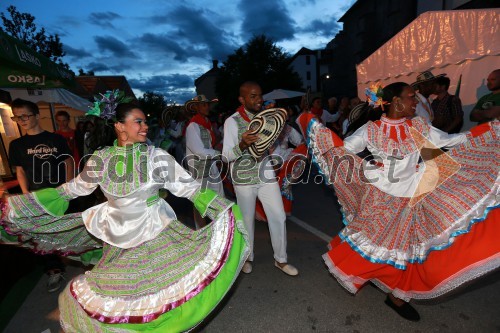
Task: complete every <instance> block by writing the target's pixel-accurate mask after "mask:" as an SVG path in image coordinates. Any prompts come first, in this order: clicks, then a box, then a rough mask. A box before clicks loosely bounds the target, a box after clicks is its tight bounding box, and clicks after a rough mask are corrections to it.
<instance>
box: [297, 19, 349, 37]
mask: <svg viewBox="0 0 500 333" xmlns="http://www.w3.org/2000/svg"><path fill="white" fill-rule="evenodd" d="M341 29H342V25H341V24H340V23H338V22H337V21H336V20H335V19H334V18H333V17H332V18H330V19H328V20H325V21H322V20H317V19H315V20H311V21H310V22H309V24H308V25H307V26H305V27H304V28H302V29H300V31H301V32H304V33H311V34H314V35H316V36H321V37H325V38H328V37H331V36H335V35H336V34H337V33H338V32H339V31H340V30H341Z"/></svg>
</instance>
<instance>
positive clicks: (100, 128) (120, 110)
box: [88, 103, 140, 152]
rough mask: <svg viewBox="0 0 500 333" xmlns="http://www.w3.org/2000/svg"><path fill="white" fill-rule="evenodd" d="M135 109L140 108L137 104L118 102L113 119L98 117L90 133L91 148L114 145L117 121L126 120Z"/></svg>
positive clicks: (93, 149) (96, 148)
mask: <svg viewBox="0 0 500 333" xmlns="http://www.w3.org/2000/svg"><path fill="white" fill-rule="evenodd" d="M133 109H140V108H139V107H138V106H137V105H135V104H131V103H122V104H118V106H117V107H116V113H115V116H114V118H113V119H103V118H100V117H96V118H95V121H94V128H93V129H92V130H91V131H90V134H89V137H88V139H89V144H88V146H89V148H90V150H91V151H92V152H93V151H95V150H98V149H102V148H104V147H106V146H112V145H113V142H114V141H115V139H116V132H115V127H114V126H113V125H114V124H115V123H117V122H120V123H122V122H124V121H125V118H127V116H128V115H129V113H130V112H131V111H132V110H133Z"/></svg>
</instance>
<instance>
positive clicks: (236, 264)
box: [59, 206, 249, 332]
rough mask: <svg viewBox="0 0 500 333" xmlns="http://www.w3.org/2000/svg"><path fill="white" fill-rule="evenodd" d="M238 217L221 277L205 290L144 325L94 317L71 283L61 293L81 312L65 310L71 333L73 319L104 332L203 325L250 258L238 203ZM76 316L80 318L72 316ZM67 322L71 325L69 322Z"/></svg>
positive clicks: (65, 301)
mask: <svg viewBox="0 0 500 333" xmlns="http://www.w3.org/2000/svg"><path fill="white" fill-rule="evenodd" d="M231 209H232V212H233V214H234V217H235V228H234V237H233V242H232V244H231V249H230V252H229V256H228V258H227V261H226V263H225V265H224V266H223V267H222V269H221V271H220V272H219V274H218V276H217V277H216V278H215V279H214V280H213V281H212V282H211V283H210V284H209V285H207V286H206V287H205V288H204V289H203V291H201V292H200V293H199V294H198V295H196V296H194V297H193V298H191V299H190V300H189V301H187V302H186V303H183V304H182V305H180V306H178V307H176V308H174V309H172V310H170V311H168V312H166V313H164V314H162V315H160V316H159V317H158V318H157V319H155V320H154V321H152V322H149V323H141V324H106V323H102V322H99V321H97V320H95V319H91V318H90V317H89V316H88V315H87V314H86V313H85V311H84V310H83V309H82V308H81V307H80V305H79V304H78V302H77V301H76V300H75V299H74V297H73V296H72V295H71V292H70V290H69V285H68V287H67V288H66V290H65V291H64V292H63V293H62V294H61V296H60V299H59V304H60V307H61V308H67V307H70V308H71V307H75V306H76V307H78V310H77V312H74V311H72V310H69V309H67V312H66V311H64V310H63V311H62V312H61V316H62V317H61V322H62V324H63V328H64V329H65V330H67V331H68V332H71V331H72V329H71V327H68V326H72V325H71V324H70V323H71V322H76V323H78V324H80V325H82V324H83V325H84V327H79V329H82V328H84V329H92V330H93V331H102V332H183V331H186V330H190V329H192V328H193V327H195V326H197V325H198V324H200V323H201V322H202V321H203V319H205V318H206V317H207V316H208V314H209V313H210V312H212V311H213V310H214V309H215V307H216V306H217V305H218V304H219V302H220V301H221V300H222V298H223V297H224V295H225V294H226V293H227V292H228V291H229V289H230V288H231V286H232V285H233V283H234V281H235V280H236V278H237V277H238V274H239V272H240V270H241V267H242V266H243V263H244V262H245V260H246V258H247V257H248V254H249V250H248V243H247V235H246V231H245V229H244V227H243V223H242V221H243V218H242V214H241V212H240V210H239V207H238V206H233V207H232V208H231ZM68 316H69V317H71V316H76V317H78V318H68ZM65 322H66V323H68V324H69V325H65Z"/></svg>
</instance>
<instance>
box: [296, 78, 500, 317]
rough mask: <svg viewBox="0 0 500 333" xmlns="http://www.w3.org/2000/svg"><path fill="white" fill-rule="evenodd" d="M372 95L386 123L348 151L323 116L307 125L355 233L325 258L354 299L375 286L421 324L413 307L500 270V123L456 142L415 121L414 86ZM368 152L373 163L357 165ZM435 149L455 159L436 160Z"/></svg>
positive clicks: (362, 134) (359, 134) (316, 158)
mask: <svg viewBox="0 0 500 333" xmlns="http://www.w3.org/2000/svg"><path fill="white" fill-rule="evenodd" d="M369 92H370V94H371V101H370V102H371V104H372V105H374V106H376V107H378V108H383V107H384V104H385V111H386V113H385V114H383V115H382V117H381V119H379V120H376V121H369V122H368V123H366V124H364V125H363V126H361V127H360V128H359V129H358V130H356V131H355V132H354V133H353V134H352V135H351V136H349V137H347V138H346V139H345V140H344V141H343V140H341V139H340V138H339V137H338V136H337V135H336V134H335V133H333V132H332V131H330V130H329V129H327V128H325V127H324V126H323V125H322V124H321V122H319V121H318V120H317V119H315V118H314V116H313V115H310V114H303V115H302V116H301V117H299V119H298V120H297V122H298V123H299V124H300V126H301V130H302V131H303V134H304V136H305V137H306V141H307V144H308V148H309V152H310V154H311V156H312V159H313V162H314V163H315V164H317V166H318V167H319V169H320V171H321V172H322V173H323V175H324V176H325V179H326V182H327V183H329V184H333V185H334V187H335V191H336V194H337V197H338V199H339V202H340V204H341V205H342V214H343V218H344V224H345V228H344V229H343V230H342V231H341V232H340V233H339V234H338V236H336V237H335V238H334V239H333V240H332V241H331V242H330V244H329V248H330V250H329V251H328V252H327V253H326V254H324V255H323V258H324V260H325V263H326V265H327V266H328V268H329V270H330V272H331V273H332V274H333V275H334V276H335V278H336V279H337V280H338V282H339V283H340V284H341V285H342V286H343V287H344V288H346V289H347V290H348V291H350V292H352V293H356V292H357V291H358V290H359V289H360V288H361V287H362V286H363V285H364V284H366V283H367V282H372V283H374V284H375V285H376V286H378V287H379V288H380V289H382V290H383V291H385V292H386V293H387V294H388V296H387V299H386V301H385V303H386V304H387V305H388V306H389V307H391V308H393V309H394V310H395V311H396V312H397V313H398V314H399V315H400V316H402V317H403V318H405V319H408V320H412V321H417V320H419V319H420V316H419V314H418V312H417V311H416V310H415V308H413V307H412V306H411V305H410V304H409V303H408V302H409V301H410V299H428V298H434V297H438V296H440V295H443V294H444V293H447V292H449V291H451V290H453V289H454V288H456V287H458V286H460V285H462V284H463V283H465V282H468V281H470V280H473V279H475V278H477V277H479V276H481V275H484V274H486V273H488V272H491V271H493V270H495V269H497V268H498V267H499V265H500V242H498V239H497V235H498V234H499V232H500V211H499V209H498V208H499V206H500V205H499V198H500V196H499V184H500V181H499V170H500V167H499V166H500V140H499V136H500V122H499V121H494V122H490V123H485V124H482V125H480V126H478V127H475V128H473V129H472V130H471V131H470V132H465V133H458V134H451V135H450V134H447V133H445V132H442V131H440V130H438V129H436V128H434V127H432V126H431V125H430V124H429V123H427V122H426V121H425V120H423V119H422V118H420V117H414V114H415V106H416V103H417V101H416V99H415V92H414V91H413V89H412V88H411V87H410V86H409V85H408V84H406V83H402V82H397V83H393V84H390V85H388V86H386V87H385V88H384V89H381V88H375V89H372V91H369ZM375 110H376V109H375ZM372 111H374V110H373V109H372V110H371V111H370V112H372ZM366 148H367V149H368V150H369V151H370V153H371V156H370V160H369V161H368V159H367V158H365V159H361V158H360V157H359V156H358V155H356V154H358V153H360V152H362V151H363V150H365V149H366ZM434 148H435V149H437V148H448V149H449V150H448V151H447V152H446V153H442V152H441V153H440V154H428V153H427V152H429V151H430V152H436V150H435V149H434ZM433 149H434V150H433Z"/></svg>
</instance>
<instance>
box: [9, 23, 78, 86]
mask: <svg viewBox="0 0 500 333" xmlns="http://www.w3.org/2000/svg"><path fill="white" fill-rule="evenodd" d="M74 84H75V81H74V76H73V73H71V72H70V71H68V70H66V69H64V68H63V67H62V66H60V65H58V64H56V63H54V62H53V61H51V60H50V59H49V58H47V57H45V56H43V55H41V54H38V53H36V52H35V51H33V50H32V49H30V48H29V47H27V46H26V45H25V44H23V43H22V42H21V41H19V40H17V39H15V38H13V37H11V36H9V35H7V34H6V33H4V32H2V31H0V87H10V88H21V87H23V88H40V89H42V88H69V87H72V86H73V85H74Z"/></svg>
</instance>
